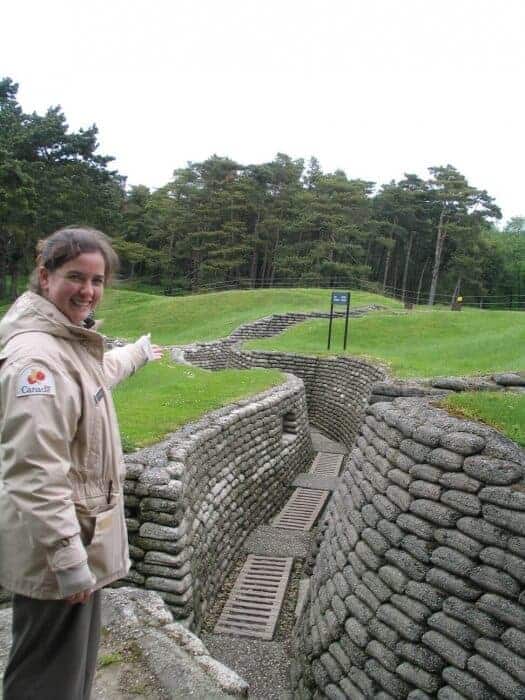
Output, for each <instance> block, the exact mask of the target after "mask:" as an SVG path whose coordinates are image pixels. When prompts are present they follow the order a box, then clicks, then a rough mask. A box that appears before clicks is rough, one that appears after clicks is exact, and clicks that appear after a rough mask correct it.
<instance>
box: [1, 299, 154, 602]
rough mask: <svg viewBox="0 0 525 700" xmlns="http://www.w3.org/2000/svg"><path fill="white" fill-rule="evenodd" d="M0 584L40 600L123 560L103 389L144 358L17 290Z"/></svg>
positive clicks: (77, 587)
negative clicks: (109, 345)
mask: <svg viewBox="0 0 525 700" xmlns="http://www.w3.org/2000/svg"><path fill="white" fill-rule="evenodd" d="M0 348H3V349H2V350H0V469H1V472H0V473H1V481H0V584H1V585H2V586H4V587H5V588H7V589H8V590H10V591H13V592H15V593H21V594H22V595H25V596H29V597H33V598H40V599H58V598H64V597H66V596H68V595H71V594H72V593H76V592H79V591H82V590H85V589H87V588H89V587H93V588H100V587H101V586H104V585H106V584H108V583H111V582H112V581H115V580H116V579H119V578H121V577H122V576H125V575H126V573H127V572H128V569H129V556H128V544H127V534H126V526H125V520H124V507H123V494H122V481H123V459H122V450H121V445H120V436H119V429H118V425H117V418H116V415H115V409H114V406H113V401H112V398H111V394H110V389H111V387H113V386H114V385H115V384H117V383H118V382H119V381H120V380H121V379H124V378H125V377H127V376H128V375H130V374H132V373H133V372H134V371H135V370H137V369H138V368H139V367H141V366H142V365H143V364H145V362H146V361H147V357H146V352H145V351H144V349H143V346H142V345H141V344H140V342H139V343H136V344H134V345H128V346H126V347H124V348H117V349H115V350H111V351H110V352H108V353H106V354H104V349H103V340H102V337H101V336H100V335H99V334H98V333H96V332H95V331H92V330H86V329H84V328H81V327H79V326H75V325H72V324H71V322H70V321H69V320H68V319H67V318H66V317H65V316H64V315H63V314H62V313H61V312H60V311H59V310H58V309H57V308H56V307H55V306H54V305H53V304H52V303H50V302H49V301H47V300H46V299H44V298H43V297H41V296H39V295H37V294H33V293H32V292H26V293H25V294H24V295H22V296H21V297H20V298H19V299H18V300H17V301H16V302H15V303H14V304H13V306H12V307H11V309H10V310H9V311H8V313H7V314H6V316H4V318H3V319H2V321H1V322H0Z"/></svg>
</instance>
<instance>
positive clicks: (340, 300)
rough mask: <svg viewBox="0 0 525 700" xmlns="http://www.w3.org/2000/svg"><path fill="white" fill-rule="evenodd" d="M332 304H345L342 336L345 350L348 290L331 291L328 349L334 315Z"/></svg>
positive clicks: (348, 306)
mask: <svg viewBox="0 0 525 700" xmlns="http://www.w3.org/2000/svg"><path fill="white" fill-rule="evenodd" d="M334 304H344V305H345V306H346V318H345V338H344V350H346V341H347V339H348V314H349V311H350V292H332V299H331V303H330V322H329V324H328V348H327V349H328V350H330V342H331V339H332V320H333V316H334Z"/></svg>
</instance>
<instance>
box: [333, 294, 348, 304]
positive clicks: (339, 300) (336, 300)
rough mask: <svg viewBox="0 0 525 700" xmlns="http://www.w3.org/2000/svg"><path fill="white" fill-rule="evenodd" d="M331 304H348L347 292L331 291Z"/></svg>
mask: <svg viewBox="0 0 525 700" xmlns="http://www.w3.org/2000/svg"><path fill="white" fill-rule="evenodd" d="M332 304H345V305H346V304H348V292H332Z"/></svg>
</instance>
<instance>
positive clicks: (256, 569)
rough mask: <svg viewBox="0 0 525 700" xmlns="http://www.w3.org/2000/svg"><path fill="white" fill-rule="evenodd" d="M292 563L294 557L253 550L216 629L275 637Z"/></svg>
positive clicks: (249, 635)
mask: <svg viewBox="0 0 525 700" xmlns="http://www.w3.org/2000/svg"><path fill="white" fill-rule="evenodd" d="M292 564H293V558H292V557H288V558H286V559H282V558H280V557H260V556H257V555H256V554H250V555H249V557H248V559H247V560H246V562H245V564H244V566H243V567H242V569H241V572H240V574H239V576H238V577H237V580H236V581H235V584H234V586H233V589H232V591H231V593H230V595H229V598H228V600H227V601H226V604H225V605H224V608H223V610H222V613H221V616H220V617H219V620H218V621H217V624H216V625H215V632H222V633H223V634H234V635H237V636H239V637H256V638H257V639H266V640H270V639H272V637H273V633H274V631H275V626H276V624H277V619H278V617H279V613H280V611H281V605H282V602H283V598H284V594H285V592H286V586H287V585H288V579H289V578H290V571H291V570H292Z"/></svg>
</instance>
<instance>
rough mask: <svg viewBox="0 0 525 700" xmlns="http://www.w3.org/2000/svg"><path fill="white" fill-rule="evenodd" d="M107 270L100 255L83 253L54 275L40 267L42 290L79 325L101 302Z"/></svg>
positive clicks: (72, 321)
mask: <svg viewBox="0 0 525 700" xmlns="http://www.w3.org/2000/svg"><path fill="white" fill-rule="evenodd" d="M105 269H106V265H105V262H104V258H103V257H102V254H101V253H99V252H98V251H96V252H93V253H81V254H80V255H78V256H77V257H76V258H74V259H73V260H70V261H69V262H67V263H64V264H63V265H62V267H59V268H58V269H56V270H54V271H53V272H50V271H49V270H47V269H46V268H45V267H41V268H40V269H39V271H38V274H39V280H40V288H41V289H42V293H43V295H44V296H45V297H46V298H47V299H49V301H51V302H53V304H54V305H55V306H56V307H57V309H58V310H59V311H61V312H62V313H63V314H64V315H65V316H67V317H68V319H69V320H70V321H71V323H74V324H76V325H78V326H80V325H81V324H82V322H83V321H84V320H85V319H86V318H87V316H88V315H89V313H90V312H91V311H93V309H94V308H95V307H96V305H97V304H98V302H99V301H100V300H101V299H102V295H103V293H104V273H105Z"/></svg>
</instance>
